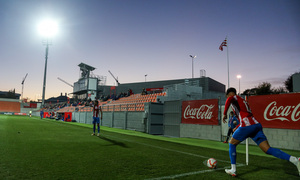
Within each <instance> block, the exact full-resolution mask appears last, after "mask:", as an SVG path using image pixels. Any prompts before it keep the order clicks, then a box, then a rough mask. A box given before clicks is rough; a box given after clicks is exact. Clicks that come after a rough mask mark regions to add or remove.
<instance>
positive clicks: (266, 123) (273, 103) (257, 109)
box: [248, 93, 300, 129]
mask: <svg viewBox="0 0 300 180" xmlns="http://www.w3.org/2000/svg"><path fill="white" fill-rule="evenodd" d="M248 103H249V105H250V108H251V110H252V113H253V115H254V117H255V119H257V120H258V121H259V122H260V123H261V124H262V126H263V127H265V128H280V129H300V93H293V94H278V95H263V96H250V97H249V98H248Z"/></svg>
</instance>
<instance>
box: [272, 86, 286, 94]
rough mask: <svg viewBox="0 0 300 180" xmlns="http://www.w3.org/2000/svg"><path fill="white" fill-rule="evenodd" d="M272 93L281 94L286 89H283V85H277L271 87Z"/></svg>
mask: <svg viewBox="0 0 300 180" xmlns="http://www.w3.org/2000/svg"><path fill="white" fill-rule="evenodd" d="M272 91H273V93H274V94H283V93H287V91H286V90H285V88H284V87H278V88H274V89H272Z"/></svg>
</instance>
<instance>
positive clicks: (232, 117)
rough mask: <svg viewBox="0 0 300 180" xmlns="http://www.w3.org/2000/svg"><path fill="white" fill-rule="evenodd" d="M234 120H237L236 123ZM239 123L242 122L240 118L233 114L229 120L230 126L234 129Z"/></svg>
mask: <svg viewBox="0 0 300 180" xmlns="http://www.w3.org/2000/svg"><path fill="white" fill-rule="evenodd" d="M234 121H236V122H237V124H236V125H235V124H233V122H234ZM239 124H240V122H239V121H238V119H237V118H236V117H235V116H231V117H230V119H229V121H228V127H230V128H232V129H234V128H235V127H236V126H237V125H239Z"/></svg>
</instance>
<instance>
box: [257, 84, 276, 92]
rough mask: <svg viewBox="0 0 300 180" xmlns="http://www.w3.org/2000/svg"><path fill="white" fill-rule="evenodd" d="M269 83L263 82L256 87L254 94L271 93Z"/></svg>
mask: <svg viewBox="0 0 300 180" xmlns="http://www.w3.org/2000/svg"><path fill="white" fill-rule="evenodd" d="M271 86H272V85H271V83H268V82H263V83H260V84H259V85H258V86H257V87H256V95H267V94H272V93H273V92H272V89H271Z"/></svg>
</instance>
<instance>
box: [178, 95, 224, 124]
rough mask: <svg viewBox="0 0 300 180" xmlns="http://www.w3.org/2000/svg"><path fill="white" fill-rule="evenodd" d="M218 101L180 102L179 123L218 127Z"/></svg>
mask: <svg viewBox="0 0 300 180" xmlns="http://www.w3.org/2000/svg"><path fill="white" fill-rule="evenodd" d="M218 110H219V107H218V99H208V100H193V101H182V113H181V114H182V115H181V123H183V124H205V125H218V124H219V121H218Z"/></svg>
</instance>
